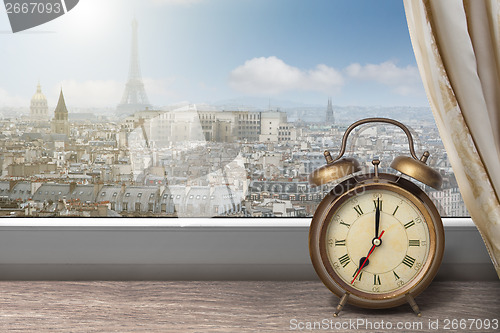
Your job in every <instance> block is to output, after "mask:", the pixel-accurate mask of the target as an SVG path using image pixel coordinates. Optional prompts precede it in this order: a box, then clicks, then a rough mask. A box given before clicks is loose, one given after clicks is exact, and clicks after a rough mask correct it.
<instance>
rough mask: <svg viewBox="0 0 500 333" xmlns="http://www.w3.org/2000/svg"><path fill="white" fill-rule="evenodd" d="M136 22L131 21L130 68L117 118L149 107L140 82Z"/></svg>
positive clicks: (117, 110)
mask: <svg viewBox="0 0 500 333" xmlns="http://www.w3.org/2000/svg"><path fill="white" fill-rule="evenodd" d="M137 25H138V24H137V21H136V20H135V19H134V20H133V21H132V47H131V50H130V51H131V52H130V53H131V54H130V68H129V72H128V81H127V84H126V85H125V91H124V92H123V97H122V100H121V102H120V104H118V106H117V108H116V112H117V114H118V115H119V116H124V115H131V114H133V113H134V112H137V111H142V110H145V109H146V108H149V107H151V104H149V101H148V96H147V95H146V91H145V90H144V83H143V82H142V76H141V68H140V67H139V50H138V44H137Z"/></svg>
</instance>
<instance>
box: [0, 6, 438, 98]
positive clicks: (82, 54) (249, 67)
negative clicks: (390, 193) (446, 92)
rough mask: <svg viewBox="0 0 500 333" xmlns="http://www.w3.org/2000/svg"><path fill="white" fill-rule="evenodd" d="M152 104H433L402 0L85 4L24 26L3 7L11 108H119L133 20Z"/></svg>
mask: <svg viewBox="0 0 500 333" xmlns="http://www.w3.org/2000/svg"><path fill="white" fill-rule="evenodd" d="M134 18H135V19H136V20H137V21H138V24H139V30H138V35H139V60H140V67H141V72H142V77H143V81H144V84H145V88H146V93H147V95H148V97H149V100H150V102H151V104H153V105H154V106H158V107H161V106H165V105H170V104H176V103H181V102H189V103H207V104H215V103H220V102H222V101H228V100H238V99H245V100H247V101H248V100H252V99H255V100H258V99H260V100H262V99H265V100H270V101H291V102H293V103H297V104H301V105H314V106H322V105H326V103H327V100H328V98H329V97H331V98H332V100H333V104H334V105H360V106H370V105H377V106H428V102H427V98H426V96H425V92H424V90H423V87H422V83H421V79H420V76H419V73H418V68H417V66H416V62H415V57H414V55H413V49H412V46H411V41H410V37H409V33H408V28H407V24H406V19H405V14H404V8H403V3H402V1H399V0H386V1H369V0H364V1H360V0H345V1H337V0H314V1H312V0H80V2H79V3H78V5H77V6H76V7H75V8H74V9H72V10H71V11H69V12H68V13H66V14H65V15H63V16H61V17H59V18H57V19H55V20H53V21H51V22H48V23H46V24H44V25H41V26H38V27H34V28H32V29H29V30H27V31H25V32H19V33H16V34H13V33H12V32H11V30H10V24H9V21H8V17H7V14H6V11H5V9H4V8H0V107H5V106H13V107H14V106H15V107H23V106H24V107H28V106H29V101H30V99H31V97H32V96H33V94H34V93H35V91H36V85H37V82H38V81H39V82H40V83H41V85H42V91H43V92H44V94H45V95H46V96H47V98H48V103H49V106H55V104H56V103H57V97H58V94H59V91H60V89H61V88H62V89H63V92H64V95H65V99H66V104H67V105H68V106H74V107H83V108H90V107H98V108H102V107H115V106H116V105H117V104H118V103H119V102H120V99H121V96H122V94H123V90H124V87H125V83H126V81H127V76H128V68H129V62H130V43H131V22H132V20H133V19H134Z"/></svg>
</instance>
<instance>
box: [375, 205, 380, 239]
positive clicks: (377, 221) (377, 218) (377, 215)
mask: <svg viewBox="0 0 500 333" xmlns="http://www.w3.org/2000/svg"><path fill="white" fill-rule="evenodd" d="M379 227H380V198H377V206H376V207H375V238H378V230H379Z"/></svg>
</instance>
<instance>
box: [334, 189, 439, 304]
mask: <svg viewBox="0 0 500 333" xmlns="http://www.w3.org/2000/svg"><path fill="white" fill-rule="evenodd" d="M331 216H332V218H331V220H330V221H329V224H328V229H327V231H326V239H325V245H326V246H325V251H326V253H327V256H328V261H329V263H330V264H331V269H332V270H333V271H334V272H335V274H337V275H338V277H339V278H340V279H341V280H343V281H344V282H345V284H346V285H349V286H350V287H352V288H354V289H356V290H360V291H363V292H365V293H369V294H377V295H380V294H384V293H391V292H394V291H396V290H398V289H401V288H402V287H404V286H407V285H408V284H409V283H411V281H412V280H414V278H415V277H416V276H417V275H418V273H419V272H420V271H421V269H422V267H423V266H424V263H425V261H426V258H427V256H428V254H429V246H428V244H429V237H430V236H429V228H428V227H427V223H426V220H425V217H424V214H422V213H421V212H420V210H419V209H418V208H417V206H416V205H415V204H413V203H412V202H411V201H410V200H408V199H407V198H406V197H404V196H402V195H400V194H398V193H395V192H392V191H389V190H383V189H382V190H381V189H377V190H367V191H365V192H364V193H361V194H358V195H353V196H352V197H350V198H349V199H347V200H346V201H345V202H343V204H342V205H341V206H340V207H339V208H338V209H337V210H336V211H335V214H334V215H331ZM376 216H377V217H376ZM377 220H378V231H379V235H380V233H381V232H382V231H384V234H383V237H381V238H380V239H379V240H377V241H374V239H375V238H376V237H375V234H376V225H377V223H376V222H377ZM374 237H375V238H374ZM379 241H380V242H379ZM373 246H375V248H374V250H373V252H372V253H371V255H370V256H369V258H368V260H367V262H366V264H364V266H363V268H362V269H361V270H360V266H361V265H362V263H363V262H364V259H366V257H367V254H368V253H369V251H370V250H371V248H372V247H373Z"/></svg>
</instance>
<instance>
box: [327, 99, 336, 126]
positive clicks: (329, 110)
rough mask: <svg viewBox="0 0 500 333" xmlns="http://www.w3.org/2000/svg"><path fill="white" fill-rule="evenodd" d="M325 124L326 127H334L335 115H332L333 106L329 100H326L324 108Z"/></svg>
mask: <svg viewBox="0 0 500 333" xmlns="http://www.w3.org/2000/svg"><path fill="white" fill-rule="evenodd" d="M325 122H326V124H327V125H335V115H334V114H333V106H332V99H331V98H328V106H327V107H326V117H325Z"/></svg>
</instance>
